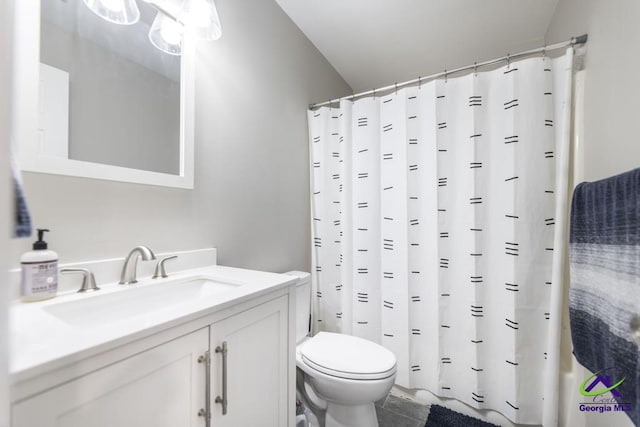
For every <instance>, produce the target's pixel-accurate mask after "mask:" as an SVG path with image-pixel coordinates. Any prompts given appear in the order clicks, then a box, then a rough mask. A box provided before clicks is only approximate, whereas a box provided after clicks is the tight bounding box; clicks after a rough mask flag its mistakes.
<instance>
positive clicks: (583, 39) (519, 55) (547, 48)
mask: <svg viewBox="0 0 640 427" xmlns="http://www.w3.org/2000/svg"><path fill="white" fill-rule="evenodd" d="M587 38H588V34H583V35H581V36H578V37H572V38H571V39H570V40H567V41H564V42H560V43H556V44H553V45H551V46H544V47H539V48H536V49H531V50H526V51H524V52H518V53H514V54H513V55H511V54H507V56H503V57H502V58H497V59H493V60H490V61H485V62H480V63H475V64H473V65H467V66H466V67H460V68H456V69H454V70H446V69H445V70H444V71H443V72H441V73H437V74H432V75H430V76H426V77H418V78H417V79H413V80H408V81H406V82H402V83H394V84H392V85H389V86H385V87H381V88H378V89H373V90H368V91H366V92H360V93H354V94H353V95H348V96H343V97H342V98H336V99H332V100H330V101H325V102H322V103H320V104H311V105H309V109H313V108H318V107H322V106H324V105H330V104H335V103H337V102H340V101H342V100H347V99H354V98H359V97H362V96H366V95H372V94H373V96H375V95H376V93H381V92H386V91H388V90H392V89H395V90H397V89H399V88H402V87H405V86H412V85H415V84H420V83H422V82H423V81H425V80H433V79H437V78H438V77H445V78H446V77H447V76H449V75H451V74H454V73H459V72H461V71H466V70H477V69H478V68H479V67H486V66H487V65H493V64H497V63H499V62H503V61H507V63H508V62H509V61H511V60H512V59H516V58H522V57H524V56H531V55H535V54H538V53H545V52H548V51H552V50H557V49H562V48H564V47H567V46H575V45H581V44H585V43H586V42H587Z"/></svg>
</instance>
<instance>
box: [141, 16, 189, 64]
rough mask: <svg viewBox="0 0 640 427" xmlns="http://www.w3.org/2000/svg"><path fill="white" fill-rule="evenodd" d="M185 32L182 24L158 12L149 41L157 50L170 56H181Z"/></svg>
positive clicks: (150, 31)
mask: <svg viewBox="0 0 640 427" xmlns="http://www.w3.org/2000/svg"><path fill="white" fill-rule="evenodd" d="M183 32H184V27H183V26H182V24H180V23H179V22H177V21H176V20H174V19H173V18H170V17H169V16H167V15H165V14H164V12H162V11H158V13H157V14H156V17H155V19H154V20H153V25H151V29H150V30H149V40H150V41H151V43H152V44H153V45H154V46H155V47H156V48H158V49H160V50H161V51H163V52H165V53H168V54H169V55H180V54H181V53H182V36H183Z"/></svg>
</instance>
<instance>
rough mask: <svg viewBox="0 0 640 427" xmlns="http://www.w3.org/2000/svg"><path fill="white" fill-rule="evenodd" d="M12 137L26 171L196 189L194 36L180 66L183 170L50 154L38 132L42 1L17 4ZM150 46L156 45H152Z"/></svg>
mask: <svg viewBox="0 0 640 427" xmlns="http://www.w3.org/2000/svg"><path fill="white" fill-rule="evenodd" d="M14 13H15V16H14V23H15V26H14V28H15V37H14V40H13V43H14V55H15V58H14V59H15V61H14V81H13V91H14V92H13V94H12V99H13V139H14V144H15V147H16V148H17V150H18V159H19V163H20V168H21V169H22V170H23V171H29V172H39V173H46V174H55V175H68V176H76V177H84V178H94V179H103V180H109V181H121V182H130V183H136V184H148V185H157V186H163V187H174V188H185V189H192V188H193V175H194V172H193V167H194V109H195V104H194V98H195V51H196V49H195V40H190V39H187V38H185V40H184V42H183V47H182V57H181V70H180V154H181V156H180V174H179V175H171V174H166V173H160V172H151V171H145V170H139V169H130V168H125V167H120V166H111V165H105V164H100V163H91V162H84V161H79V160H72V159H64V158H60V157H53V156H46V155H44V153H43V152H42V148H41V146H40V137H39V134H38V111H39V85H40V0H20V1H16V2H14ZM149 47H150V49H155V48H154V47H153V46H152V45H151V44H149Z"/></svg>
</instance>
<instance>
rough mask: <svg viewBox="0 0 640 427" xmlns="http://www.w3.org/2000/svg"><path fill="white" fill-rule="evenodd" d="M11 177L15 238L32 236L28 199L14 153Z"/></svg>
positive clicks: (12, 154) (12, 155)
mask: <svg viewBox="0 0 640 427" xmlns="http://www.w3.org/2000/svg"><path fill="white" fill-rule="evenodd" d="M10 158H11V177H12V180H13V197H14V200H13V208H14V215H13V237H29V236H31V215H30V214H29V208H28V206H27V199H26V198H25V195H24V189H23V188H22V177H21V175H20V168H19V167H18V162H17V160H16V158H15V155H14V153H13V152H12V153H11V156H10Z"/></svg>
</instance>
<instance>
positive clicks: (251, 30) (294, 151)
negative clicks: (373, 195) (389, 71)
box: [9, 0, 351, 271]
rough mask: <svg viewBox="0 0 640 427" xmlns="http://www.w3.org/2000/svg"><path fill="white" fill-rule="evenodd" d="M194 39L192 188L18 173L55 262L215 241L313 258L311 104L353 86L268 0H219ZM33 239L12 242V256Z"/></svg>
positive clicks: (246, 262)
mask: <svg viewBox="0 0 640 427" xmlns="http://www.w3.org/2000/svg"><path fill="white" fill-rule="evenodd" d="M216 5H217V7H218V12H219V14H220V20H221V22H222V25H223V36H222V38H221V39H220V40H219V41H217V42H203V43H201V44H200V45H199V48H198V63H197V78H196V147H195V149H196V165H195V166H196V170H195V187H196V188H195V189H194V190H192V191H189V190H179V189H168V188H159V187H152V186H143V185H135V184H125V183H115V182H106V181H99V180H89V179H78V178H71V177H64V176H54V175H42V174H34V173H25V185H26V191H27V195H28V197H29V203H30V206H31V209H32V211H33V216H34V219H35V223H36V225H37V226H39V227H50V228H51V230H52V232H51V235H50V237H49V243H50V247H51V248H52V249H54V250H56V251H57V252H58V253H59V254H60V259H61V261H62V262H68V261H79V260H89V259H98V258H104V257H122V256H125V255H126V253H127V251H128V250H130V249H131V248H133V247H134V246H136V245H139V244H146V245H149V246H150V247H151V248H152V249H153V250H154V251H156V252H164V251H174V250H185V249H193V248H203V247H217V248H218V249H219V262H220V263H221V264H225V265H232V266H241V267H248V268H256V269H264V270H271V271H285V270H288V269H303V270H308V269H309V268H310V264H311V262H310V238H309V236H310V228H309V180H308V146H307V122H306V120H307V119H306V108H307V105H308V104H309V103H310V102H314V101H320V100H326V99H329V98H335V97H338V96H340V95H344V94H346V93H350V91H351V89H350V88H349V86H348V85H347V84H346V83H345V82H344V81H343V80H342V78H341V77H340V76H339V75H338V74H337V73H336V72H335V70H334V69H333V68H332V67H331V66H330V65H329V64H328V63H327V61H326V60H325V59H324V57H323V56H322V55H321V54H320V53H319V52H318V51H317V50H316V49H315V47H314V46H313V45H312V44H311V43H310V42H309V41H308V40H307V39H306V37H305V36H304V35H303V34H302V33H301V32H300V31H299V30H298V28H297V27H296V26H295V25H294V24H293V23H292V22H291V21H290V20H289V18H288V17H287V16H286V15H285V13H284V12H283V11H282V10H281V9H280V8H279V7H278V6H277V4H276V3H275V2H274V1H272V0H218V1H217V2H216ZM29 247H30V241H29V239H27V240H24V239H23V240H19V241H15V240H14V241H13V242H12V244H11V248H10V249H11V251H10V254H9V259H10V261H11V263H12V264H13V265H14V266H15V265H17V263H18V258H19V256H20V254H21V253H22V252H23V251H25V250H28V249H29Z"/></svg>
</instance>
